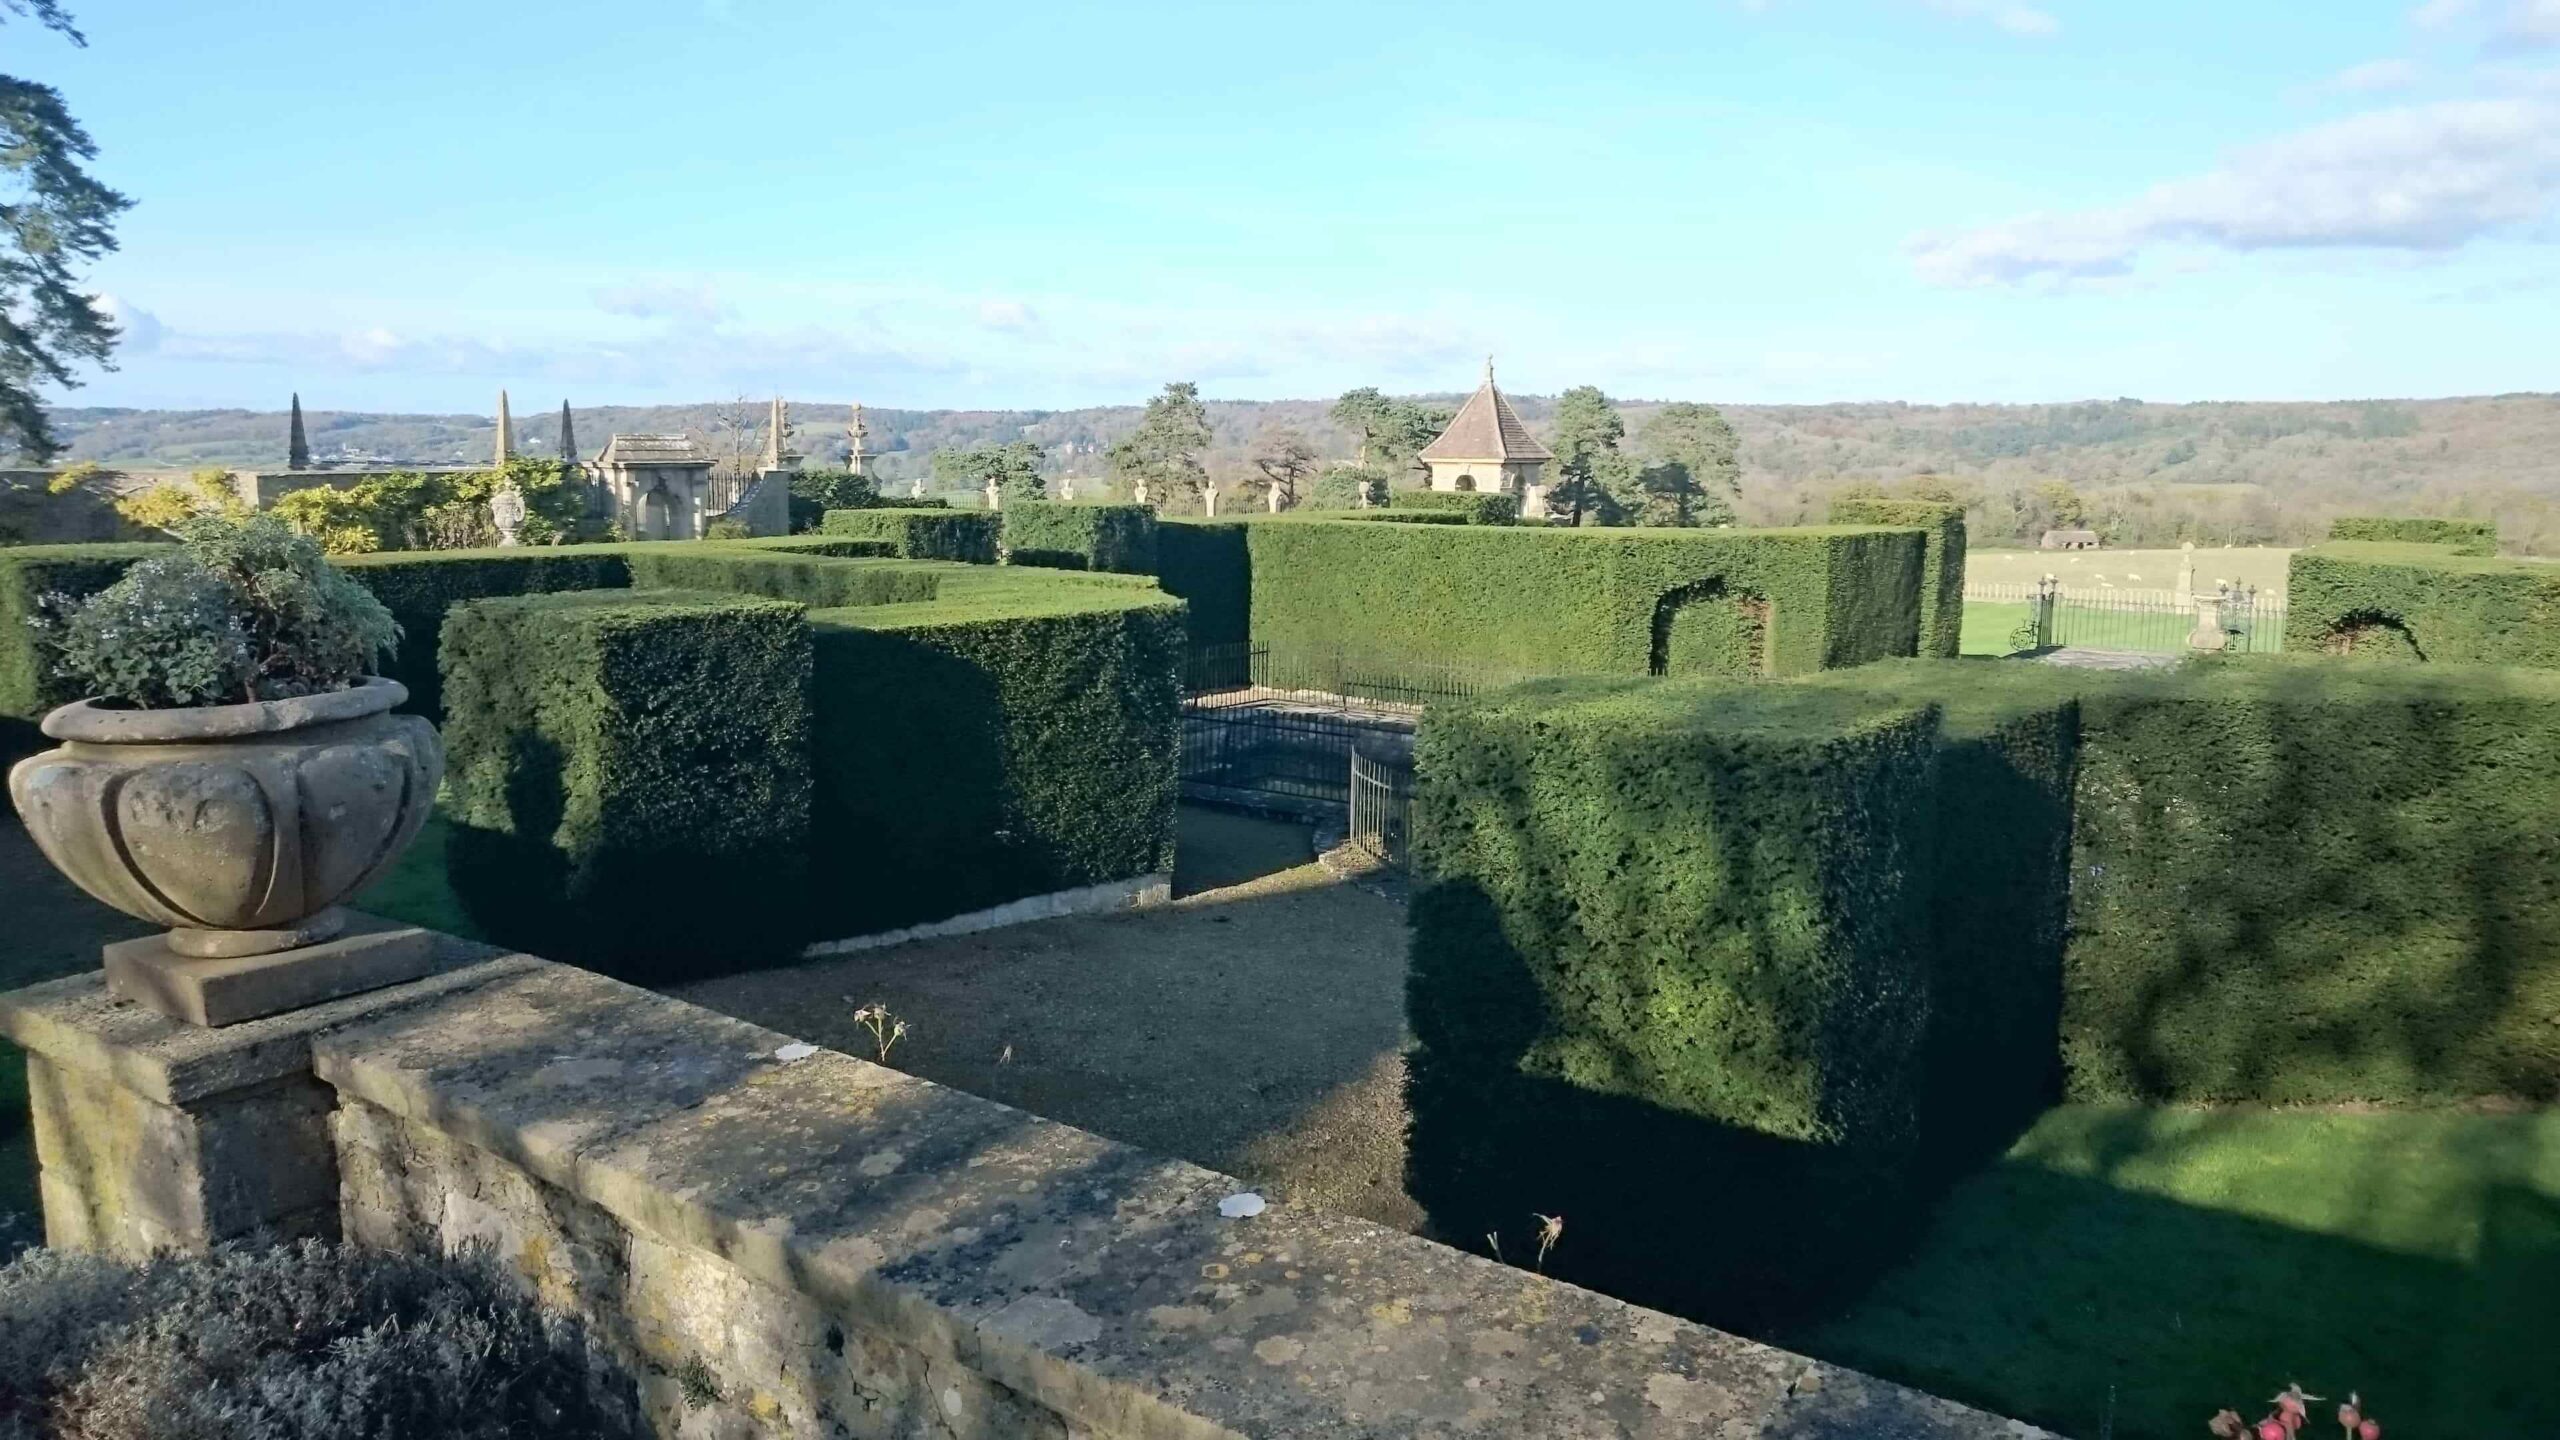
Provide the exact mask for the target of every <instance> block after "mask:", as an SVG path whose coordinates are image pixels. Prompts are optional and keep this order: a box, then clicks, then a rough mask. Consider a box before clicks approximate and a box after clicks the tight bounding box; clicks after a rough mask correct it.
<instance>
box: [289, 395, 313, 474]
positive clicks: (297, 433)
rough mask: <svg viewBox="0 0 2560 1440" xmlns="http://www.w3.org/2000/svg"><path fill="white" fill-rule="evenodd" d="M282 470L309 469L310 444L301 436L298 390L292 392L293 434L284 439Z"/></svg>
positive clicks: (300, 404) (300, 402)
mask: <svg viewBox="0 0 2560 1440" xmlns="http://www.w3.org/2000/svg"><path fill="white" fill-rule="evenodd" d="M284 468H286V469H287V470H308V469H310V468H311V442H310V441H309V440H306V439H304V438H303V435H302V392H301V391H299V390H296V391H294V392H293V433H292V434H290V435H288V436H286V437H285V442H284Z"/></svg>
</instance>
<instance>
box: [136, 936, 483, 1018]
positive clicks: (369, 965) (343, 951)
mask: <svg viewBox="0 0 2560 1440" xmlns="http://www.w3.org/2000/svg"><path fill="white" fill-rule="evenodd" d="M435 963H436V941H435V935H434V933H433V932H432V931H427V930H421V929H419V928H418V927H417V926H414V925H402V924H399V923H397V922H396V921H390V920H382V919H378V918H376V917H374V916H370V915H363V916H357V915H350V916H348V917H347V920H346V924H345V928H344V929H343V930H341V931H340V932H339V934H338V935H337V937H336V938H335V939H331V940H323V941H321V942H320V943H319V944H316V945H305V946H303V947H301V948H300V949H295V950H279V951H275V952H273V953H271V954H266V955H243V956H239V957H236V958H214V959H204V958H199V957H196V956H192V955H182V954H179V953H178V952H177V951H175V950H173V949H171V948H170V944H169V937H168V936H166V935H146V936H144V937H143V938H141V939H139V940H125V941H120V942H118V943H116V944H113V945H110V946H108V947H107V948H106V973H107V988H108V989H109V990H111V991H113V992H114V993H115V995H116V996H117V998H119V999H123V1000H130V1001H133V1002H134V1003H135V1004H138V1005H147V1006H149V1007H150V1008H152V1009H154V1010H157V1011H159V1012H160V1013H161V1014H163V1015H167V1016H171V1017H173V1018H175V1019H179V1020H184V1021H186V1022H188V1023H189V1024H193V1025H236V1024H238V1023H240V1022H241V1021H243V1020H256V1019H260V1018H262V1017H264V1016H268V1015H278V1014H282V1013H283V1012H285V1011H287V1010H300V1009H302V1008H304V1007H306V1006H311V1005H318V1004H321V1003H323V1002H325V1001H330V1000H335V999H338V998H340V997H341V996H346V995H358V994H362V993H363V992H365V991H367V990H379V989H381V988H382V987H383V986H385V985H397V984H399V983H400V982H401V981H403V980H415V979H417V978H418V977H419V976H421V975H424V974H426V973H427V972H428V971H430V970H433V969H434V968H435Z"/></svg>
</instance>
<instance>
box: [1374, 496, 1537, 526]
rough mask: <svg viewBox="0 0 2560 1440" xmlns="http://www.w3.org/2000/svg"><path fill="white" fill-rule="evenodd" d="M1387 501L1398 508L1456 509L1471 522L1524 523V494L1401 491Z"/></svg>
mask: <svg viewBox="0 0 2560 1440" xmlns="http://www.w3.org/2000/svg"><path fill="white" fill-rule="evenodd" d="M1387 504H1388V506H1389V507H1390V508H1391V509H1394V510H1414V511H1423V512H1426V513H1427V512H1431V511H1455V512H1457V514H1458V515H1459V516H1460V517H1461V518H1463V519H1464V520H1465V521H1466V522H1467V523H1468V524H1470V525H1517V524H1519V523H1520V497H1519V496H1517V495H1506V494H1504V493H1502V492H1501V491H1498V490H1399V491H1397V492H1395V493H1394V494H1392V495H1390V496H1388V497H1387Z"/></svg>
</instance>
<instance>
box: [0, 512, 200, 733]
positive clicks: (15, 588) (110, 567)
mask: <svg viewBox="0 0 2560 1440" xmlns="http://www.w3.org/2000/svg"><path fill="white" fill-rule="evenodd" d="M167 548H168V547H167V546H166V545H155V544H147V543H116V544H102V545H10V546H0V757H6V756H10V755H19V754H24V753H27V752H29V751H33V750H37V749H41V748H43V746H44V745H45V744H46V743H47V742H46V741H45V739H44V737H43V735H41V734H40V733H38V731H37V730H36V722H37V721H39V720H41V719H43V718H44V713H45V712H46V711H48V710H51V709H53V708H54V707H55V706H57V705H67V704H69V703H70V702H72V701H74V700H77V699H79V698H80V696H79V694H78V693H77V691H78V687H77V686H75V685H73V684H72V683H71V682H69V681H67V680H65V679H63V678H62V677H61V676H59V675H56V674H54V673H53V660H52V657H51V656H50V655H48V654H47V653H46V650H45V647H44V645H43V644H42V643H41V637H40V636H39V635H38V633H37V631H36V628H35V626H33V625H31V624H29V623H28V622H29V621H31V620H34V619H36V618H37V617H38V615H39V614H40V613H41V611H40V602H41V601H42V600H43V599H44V597H45V596H47V595H63V596H68V597H70V598H72V599H75V600H82V599H86V598H88V597H89V596H91V595H95V594H97V593H98V592H99V591H101V590H104V589H106V588H107V587H108V586H110V585H113V584H114V583H116V581H118V580H119V579H122V578H123V576H124V572H125V568H126V567H127V566H129V565H131V564H133V562H134V561H136V560H140V559H142V558H143V557H145V556H148V555H151V554H154V553H157V552H158V551H161V550H165V549H167Z"/></svg>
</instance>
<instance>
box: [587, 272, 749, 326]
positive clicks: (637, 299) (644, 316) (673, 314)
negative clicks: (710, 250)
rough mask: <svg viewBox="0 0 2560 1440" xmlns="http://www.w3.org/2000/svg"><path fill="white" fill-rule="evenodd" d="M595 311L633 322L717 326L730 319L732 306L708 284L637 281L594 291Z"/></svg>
mask: <svg viewBox="0 0 2560 1440" xmlns="http://www.w3.org/2000/svg"><path fill="white" fill-rule="evenodd" d="M595 301H596V308H597V309H599V310H602V311H603V312H604V313H606V314H607V315H624V316H628V317H630V318H631V319H634V320H687V321H691V322H693V323H695V324H697V325H716V324H718V323H720V322H721V321H722V320H725V319H727V318H728V316H729V313H730V311H729V305H728V303H727V302H726V301H723V300H722V299H721V298H720V296H719V293H718V292H716V291H714V290H713V289H712V288H711V287H710V286H708V285H689V284H684V283H682V282H679V281H673V280H636V281H632V282H630V283H628V284H623V285H608V286H605V287H603V288H602V289H599V290H597V291H596V292H595Z"/></svg>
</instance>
